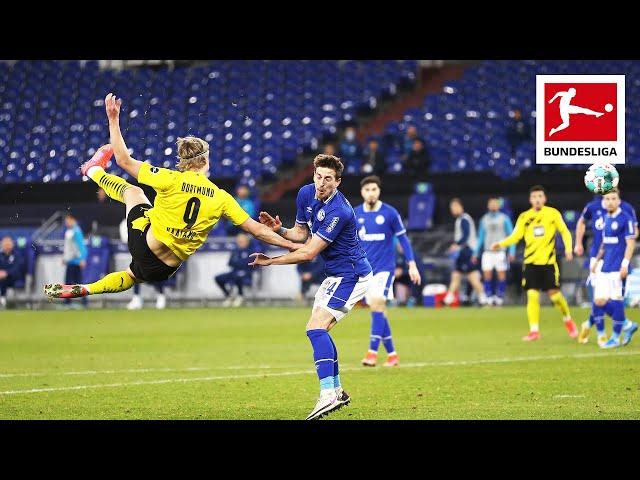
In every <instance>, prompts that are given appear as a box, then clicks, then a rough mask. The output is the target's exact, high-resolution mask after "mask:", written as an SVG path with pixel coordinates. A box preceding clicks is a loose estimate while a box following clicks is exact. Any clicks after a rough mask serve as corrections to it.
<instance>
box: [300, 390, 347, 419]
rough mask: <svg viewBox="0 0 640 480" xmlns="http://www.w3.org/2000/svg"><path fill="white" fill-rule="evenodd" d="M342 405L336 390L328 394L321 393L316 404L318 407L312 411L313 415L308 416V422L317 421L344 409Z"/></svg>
mask: <svg viewBox="0 0 640 480" xmlns="http://www.w3.org/2000/svg"><path fill="white" fill-rule="evenodd" d="M342 405H343V404H342V403H340V402H339V401H338V396H337V395H336V392H335V390H329V391H328V392H326V393H321V394H320V398H318V401H317V402H316V406H315V407H314V408H313V410H311V413H310V414H309V415H308V416H307V418H306V420H316V419H319V418H322V417H324V416H325V415H328V414H329V413H331V412H332V411H334V410H336V409H338V408H340V407H342Z"/></svg>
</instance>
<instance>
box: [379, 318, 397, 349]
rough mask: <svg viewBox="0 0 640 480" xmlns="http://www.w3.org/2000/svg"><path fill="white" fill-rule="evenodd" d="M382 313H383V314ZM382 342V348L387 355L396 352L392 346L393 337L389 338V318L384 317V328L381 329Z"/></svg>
mask: <svg viewBox="0 0 640 480" xmlns="http://www.w3.org/2000/svg"><path fill="white" fill-rule="evenodd" d="M383 315H384V314H383ZM382 342H383V343H384V348H385V350H386V351H387V353H388V354H389V355H391V354H392V353H396V349H395V348H394V346H393V339H392V338H391V325H389V319H388V318H387V317H386V316H385V317H384V330H383V331H382Z"/></svg>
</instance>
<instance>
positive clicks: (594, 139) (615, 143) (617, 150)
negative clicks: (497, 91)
mask: <svg viewBox="0 0 640 480" xmlns="http://www.w3.org/2000/svg"><path fill="white" fill-rule="evenodd" d="M624 93H625V92H624V75H536V114H537V119H536V163H558V164H564V163H586V164H591V163H594V162H595V161H597V160H606V161H607V162H609V163H624V161H625V140H624V115H625V108H624V105H625V103H624V99H625V96H624Z"/></svg>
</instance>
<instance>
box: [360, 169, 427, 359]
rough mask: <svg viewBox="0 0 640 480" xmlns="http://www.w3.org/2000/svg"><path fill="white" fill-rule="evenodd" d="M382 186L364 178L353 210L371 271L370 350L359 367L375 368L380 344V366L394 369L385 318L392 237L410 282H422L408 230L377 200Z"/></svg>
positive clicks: (368, 298) (389, 295) (392, 256)
mask: <svg viewBox="0 0 640 480" xmlns="http://www.w3.org/2000/svg"><path fill="white" fill-rule="evenodd" d="M381 186H382V182H381V181H380V178H379V177H377V176H375V175H372V176H369V177H366V178H363V179H362V181H361V182H360V188H361V189H360V194H361V195H362V198H363V200H364V203H363V204H362V205H359V206H357V207H356V208H355V209H354V211H355V212H356V218H357V221H358V237H359V238H360V243H361V245H362V248H364V251H365V252H367V259H368V260H369V263H371V268H372V269H373V279H372V282H371V286H370V287H369V291H368V292H367V294H366V295H365V299H366V301H367V303H368V304H369V306H370V307H371V337H370V343H369V350H368V352H367V353H366V355H365V357H364V359H363V360H362V364H363V365H365V366H369V367H375V365H376V362H377V360H378V348H379V347H380V342H381V341H382V343H383V344H384V348H385V349H386V350H387V360H386V362H385V363H384V364H383V366H385V367H396V366H398V365H399V358H398V354H397V352H396V350H395V348H394V346H393V339H392V338H391V327H390V326H389V320H388V319H387V315H386V305H387V300H388V299H389V300H390V299H392V298H393V280H394V277H393V274H394V271H395V267H396V249H395V246H394V238H397V239H398V241H399V242H400V245H401V246H402V251H403V252H404V255H405V258H406V259H407V264H408V266H409V277H410V278H411V281H412V282H413V283H415V284H416V285H419V284H420V282H421V279H420V272H419V271H418V268H417V267H416V262H415V260H414V257H413V250H412V249H411V243H409V238H408V237H407V231H406V229H405V228H404V225H403V224H402V219H401V218H400V215H399V214H398V211H397V210H396V209H395V208H393V207H392V206H391V205H388V204H386V203H383V202H381V201H380V187H381Z"/></svg>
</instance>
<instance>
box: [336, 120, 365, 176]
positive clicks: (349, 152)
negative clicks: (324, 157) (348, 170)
mask: <svg viewBox="0 0 640 480" xmlns="http://www.w3.org/2000/svg"><path fill="white" fill-rule="evenodd" d="M339 157H340V158H341V159H342V161H343V162H344V164H345V167H346V166H347V165H348V164H349V162H350V161H354V160H359V159H360V157H361V151H360V144H358V141H357V140H356V129H355V128H353V127H347V129H346V130H345V132H344V139H343V140H342V142H340V152H339Z"/></svg>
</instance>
